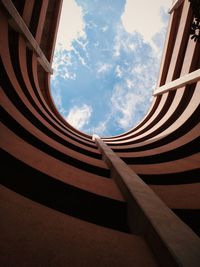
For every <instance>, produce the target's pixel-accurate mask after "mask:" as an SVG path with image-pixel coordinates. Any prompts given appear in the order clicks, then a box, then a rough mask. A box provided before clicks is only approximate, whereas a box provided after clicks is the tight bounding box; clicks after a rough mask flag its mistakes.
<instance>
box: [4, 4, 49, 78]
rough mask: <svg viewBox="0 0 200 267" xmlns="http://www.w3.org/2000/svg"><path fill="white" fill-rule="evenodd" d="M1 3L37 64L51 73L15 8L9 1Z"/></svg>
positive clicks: (47, 63)
mask: <svg viewBox="0 0 200 267" xmlns="http://www.w3.org/2000/svg"><path fill="white" fill-rule="evenodd" d="M1 3H2V4H3V6H4V7H5V8H6V10H7V12H8V13H9V15H10V16H11V18H12V22H11V23H13V22H14V24H15V27H17V30H18V31H19V32H20V33H21V34H22V35H23V36H24V37H25V39H26V41H27V42H28V47H30V48H31V49H32V50H33V51H34V52H35V53H36V54H37V56H38V62H39V63H40V64H41V66H42V67H43V68H44V70H45V71H46V72H48V73H51V74H52V73H53V69H52V68H51V65H50V63H49V61H48V60H47V58H46V57H45V55H44V53H43V52H42V50H41V48H40V46H39V44H38V43H37V41H36V40H35V38H34V37H33V35H32V34H31V32H30V31H29V29H28V27H27V26H26V23H25V22H24V20H23V19H22V17H21V16H20V14H19V13H18V11H17V9H16V8H15V6H14V4H13V3H12V1H11V0H1Z"/></svg>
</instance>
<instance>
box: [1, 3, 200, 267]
mask: <svg viewBox="0 0 200 267" xmlns="http://www.w3.org/2000/svg"><path fill="white" fill-rule="evenodd" d="M190 2H192V3H193V4H194V2H196V4H197V5H198V2H199V1H188V0H182V1H181V0H177V1H174V2H173V4H172V7H171V9H170V14H171V15H170V20H169V27H168V32H167V36H166V43H165V47H164V51H163V58H162V63H161V67H160V74H159V77H158V83H157V88H156V89H155V91H154V97H153V102H152V106H151V108H150V110H149V112H148V114H147V115H146V116H145V118H144V119H143V120H142V121H141V122H140V123H139V124H138V125H137V126H136V127H135V128H134V129H132V130H130V131H129V132H126V133H124V134H121V135H119V136H115V137H110V138H99V137H97V136H93V138H92V137H91V136H89V135H87V134H84V133H82V132H80V131H78V130H76V129H74V128H73V127H72V126H70V125H69V124H68V123H67V122H66V121H65V120H64V119H63V118H62V117H61V115H60V114H59V113H58V111H57V110H56V108H55V107H54V105H53V102H52V99H51V96H50V89H49V79H50V75H51V73H52V68H51V63H52V55H53V50H54V45H55V36H56V32H57V26H58V20H59V16H60V10H61V5H62V1H61V0H22V1H19V0H13V1H11V0H0V59H1V61H0V87H1V88H0V90H1V91H0V101H1V116H0V118H1V123H0V142H1V174H0V177H1V178H0V180H1V184H2V185H1V187H0V207H1V209H0V210H1V214H0V218H1V219H0V226H1V234H0V236H1V244H0V265H1V266H29V267H31V266H34V267H35V266H48V267H49V266H53V267H54V266H57V267H60V266H72V267H76V266H86V267H87V266H88V267H92V266H116V267H118V266H119V267H120V266H123V267H124V266H140V267H141V266H142V267H143V266H148V267H149V266H166V267H169V266H170V267H171V266H185V267H194V266H199V263H200V239H199V233H200V215H199V210H200V138H199V133H200V69H199V68H200V44H199V42H198V38H193V39H191V33H192V34H193V35H194V34H196V36H198V34H199V33H198V29H196V30H195V29H194V28H193V29H192V31H193V32H191V25H193V26H194V23H193V22H194V20H195V18H194V13H195V11H194V10H193V9H192V7H191V3H190ZM192 23H193V24H192ZM194 39H195V41H196V42H195V41H194ZM147 90H148V88H147Z"/></svg>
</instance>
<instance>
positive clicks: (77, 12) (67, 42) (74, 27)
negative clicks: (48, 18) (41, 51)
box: [56, 0, 86, 51]
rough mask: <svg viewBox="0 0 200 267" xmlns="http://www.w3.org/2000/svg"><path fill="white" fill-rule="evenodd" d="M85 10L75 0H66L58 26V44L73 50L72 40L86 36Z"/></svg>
mask: <svg viewBox="0 0 200 267" xmlns="http://www.w3.org/2000/svg"><path fill="white" fill-rule="evenodd" d="M84 29H85V24H84V20H83V10H82V8H81V7H80V6H78V5H77V4H76V2H75V1H74V0H64V1H63V7H62V12H61V18H60V23H59V28H58V36H57V42H56V43H57V44H59V43H60V44H62V46H63V47H64V48H65V49H66V50H68V51H69V50H72V42H73V41H74V40H76V39H78V38H81V37H82V38H86V35H85V31H84Z"/></svg>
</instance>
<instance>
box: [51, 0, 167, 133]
mask: <svg viewBox="0 0 200 267" xmlns="http://www.w3.org/2000/svg"><path fill="white" fill-rule="evenodd" d="M170 6H171V0H154V1H148V0H145V1H138V0H114V1H113V0H63V8H62V13H61V19H60V24H59V30H58V36H57V42H56V48H55V52H54V59H53V69H54V73H53V75H52V77H51V94H52V98H53V100H54V103H55V105H56V107H57V109H58V110H59V112H60V113H61V115H62V116H63V117H64V118H65V119H66V120H67V121H68V122H69V123H70V124H71V125H72V126H74V127H75V128H77V129H79V130H80V131H82V132H85V133H87V134H91V135H92V134H98V135H99V136H113V135H118V134H121V133H124V132H126V131H128V130H130V129H131V128H133V127H134V126H135V125H137V124H138V123H139V122H140V121H141V119H142V118H143V117H144V116H145V114H146V113H147V111H148V109H149V107H150V104H151V101H152V91H153V89H154V88H155V86H156V81H157V76H158V70H159V66H160V60H161V55H162V49H163V44H164V39H165V34H166V28H167V23H168V17H169V16H168V13H167V11H168V9H169V7H170Z"/></svg>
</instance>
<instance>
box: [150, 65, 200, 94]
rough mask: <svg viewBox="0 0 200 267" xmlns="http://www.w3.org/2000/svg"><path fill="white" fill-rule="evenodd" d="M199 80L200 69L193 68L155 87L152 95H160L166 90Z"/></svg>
mask: <svg viewBox="0 0 200 267" xmlns="http://www.w3.org/2000/svg"><path fill="white" fill-rule="evenodd" d="M199 80H200V69H198V70H195V71H193V72H191V73H189V74H186V75H184V76H182V77H180V78H178V79H176V80H174V81H172V82H169V83H167V84H165V85H163V86H161V87H158V88H156V89H155V91H154V93H153V95H154V96H157V95H161V94H164V93H166V92H168V91H171V90H175V89H178V88H181V87H184V86H186V85H189V84H192V83H195V82H197V81H199Z"/></svg>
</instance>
